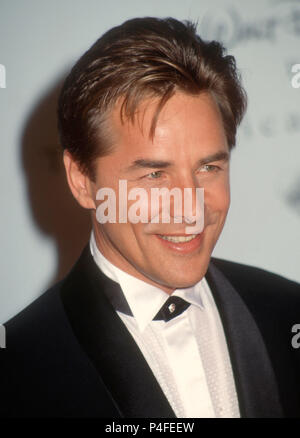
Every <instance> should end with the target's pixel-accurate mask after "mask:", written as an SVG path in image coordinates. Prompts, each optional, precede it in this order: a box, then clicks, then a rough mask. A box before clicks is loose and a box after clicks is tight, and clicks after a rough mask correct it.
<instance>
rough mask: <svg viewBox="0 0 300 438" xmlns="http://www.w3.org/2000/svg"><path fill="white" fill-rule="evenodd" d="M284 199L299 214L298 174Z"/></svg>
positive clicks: (299, 179)
mask: <svg viewBox="0 0 300 438" xmlns="http://www.w3.org/2000/svg"><path fill="white" fill-rule="evenodd" d="M286 201H287V203H288V205H289V206H290V207H292V208H293V209H294V210H295V211H296V212H297V213H298V214H299V215H300V176H299V177H298V180H297V181H296V182H295V184H294V185H293V187H292V188H291V189H290V191H289V192H288V194H287V196H286Z"/></svg>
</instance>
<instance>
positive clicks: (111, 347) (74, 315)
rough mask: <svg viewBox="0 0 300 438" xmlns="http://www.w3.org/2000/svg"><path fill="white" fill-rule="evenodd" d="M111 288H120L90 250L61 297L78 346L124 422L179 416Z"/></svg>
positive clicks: (77, 265) (75, 268) (83, 256)
mask: <svg viewBox="0 0 300 438" xmlns="http://www.w3.org/2000/svg"><path fill="white" fill-rule="evenodd" d="M106 288H109V289H112V288H119V285H118V284H117V283H115V282H114V281H112V280H110V279H109V278H107V277H106V276H105V275H104V274H102V273H101V272H100V270H99V268H98V267H97V265H96V264H95V262H94V260H93V258H92V256H91V254H90V250H89V248H88V247H86V248H85V250H84V252H83V254H82V256H81V258H80V259H79V261H78V262H77V264H76V265H75V267H74V269H73V271H72V272H71V273H70V275H69V277H68V280H67V281H66V283H65V284H64V286H63V288H62V292H61V297H62V300H63V303H64V307H65V310H66V313H67V316H68V318H69V320H70V323H71V326H72V328H73V331H74V333H75V335H76V337H77V338H78V340H79V343H80V344H81V346H82V348H83V349H84V350H85V352H86V353H87V355H88V356H89V358H90V360H91V361H92V363H93V364H94V366H95V368H96V369H97V371H98V372H99V374H100V376H101V378H102V380H103V382H104V384H105V385H106V387H107V389H108V391H109V393H110V394H111V397H112V399H113V401H114V403H115V405H116V406H117V408H118V409H119V412H120V416H121V417H126V418H141V417H149V418H155V417H156V418H173V417H175V414H174V412H173V410H172V409H171V407H170V405H169V403H168V401H167V399H166V397H165V395H164V394H163V392H162V390H161V388H160V386H159V384H158V383H157V380H156V379H155V377H154V375H153V373H152V371H151V369H150V367H149V365H148V364H147V362H146V360H145V359H144V357H143V355H142V353H141V351H140V350H139V348H138V346H137V345H136V343H135V341H134V340H133V338H132V336H131V335H130V333H129V332H128V330H127V329H126V327H125V326H124V324H123V322H122V321H121V319H120V318H119V316H118V315H117V314H116V312H115V311H114V309H113V307H112V305H111V303H110V302H109V300H108V299H107V298H106V294H105V289H106Z"/></svg>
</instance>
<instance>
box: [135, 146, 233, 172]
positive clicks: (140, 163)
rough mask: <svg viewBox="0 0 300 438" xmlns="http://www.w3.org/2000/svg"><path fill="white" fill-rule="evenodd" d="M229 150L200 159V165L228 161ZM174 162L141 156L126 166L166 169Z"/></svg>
mask: <svg viewBox="0 0 300 438" xmlns="http://www.w3.org/2000/svg"><path fill="white" fill-rule="evenodd" d="M229 155H230V154H229V152H225V151H219V152H217V153H215V154H212V155H208V156H207V157H205V158H202V159H200V160H199V161H198V166H201V165H203V164H208V163H211V162H212V161H228V160H229ZM172 164H174V162H173V161H162V160H148V159H144V158H139V159H137V160H135V161H134V162H133V163H132V164H130V166H128V167H127V168H126V170H127V171H130V170H135V169H145V168H147V169H165V168H167V167H170V166H172Z"/></svg>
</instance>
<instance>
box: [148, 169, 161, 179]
mask: <svg viewBox="0 0 300 438" xmlns="http://www.w3.org/2000/svg"><path fill="white" fill-rule="evenodd" d="M161 175H162V172H161V171H160V170H155V171H154V172H151V173H149V174H148V175H146V177H147V178H150V179H157V178H160V177H161Z"/></svg>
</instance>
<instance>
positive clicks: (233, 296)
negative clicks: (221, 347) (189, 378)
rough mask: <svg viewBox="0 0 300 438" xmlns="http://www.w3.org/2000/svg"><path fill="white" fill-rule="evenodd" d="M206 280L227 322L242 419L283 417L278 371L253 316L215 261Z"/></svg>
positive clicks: (223, 318)
mask: <svg viewBox="0 0 300 438" xmlns="http://www.w3.org/2000/svg"><path fill="white" fill-rule="evenodd" d="M206 279H207V281H208V283H209V285H210V288H211V290H212V293H213V295H214V298H215V301H216V304H217V307H218V310H219V313H220V317H221V320H222V322H223V327H224V331H225V336H226V339H227V343H228V349H229V354H230V358H231V363H232V369H233V374H234V377H235V383H236V389H237V394H238V400H239V405H240V412H241V416H242V417H246V418H273V417H275V418H278V417H282V416H283V412H282V406H281V403H280V401H279V392H278V387H277V383H276V379H275V375H274V371H273V368H272V365H271V361H270V358H269V356H268V353H267V350H266V346H265V343H264V340H263V337H262V335H261V332H260V331H259V329H258V327H257V325H256V323H255V320H254V318H253V316H252V315H251V313H250V312H249V310H248V308H247V306H246V305H245V303H244V301H243V300H242V299H241V297H240V296H239V294H238V292H237V291H236V290H235V289H234V287H233V286H232V285H231V283H230V282H229V281H228V280H227V278H226V277H225V276H224V275H223V273H222V272H221V271H220V270H219V269H218V268H217V267H216V266H214V264H213V261H212V262H211V263H210V265H209V269H208V272H207V275H206Z"/></svg>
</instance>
